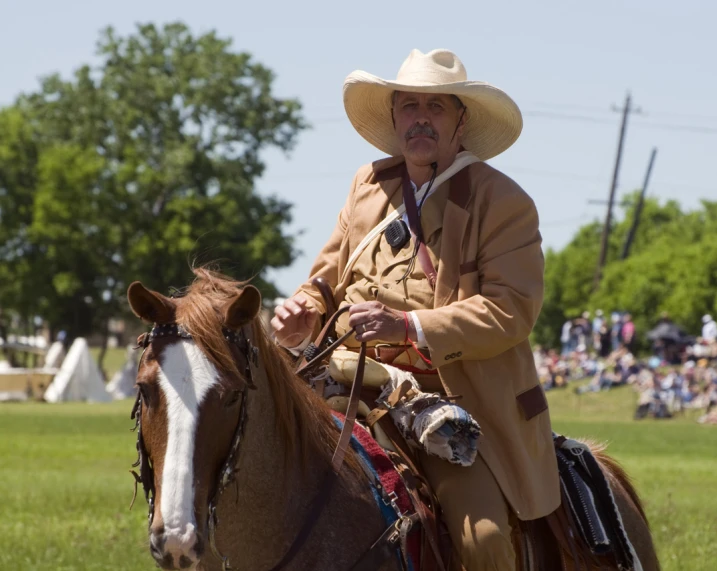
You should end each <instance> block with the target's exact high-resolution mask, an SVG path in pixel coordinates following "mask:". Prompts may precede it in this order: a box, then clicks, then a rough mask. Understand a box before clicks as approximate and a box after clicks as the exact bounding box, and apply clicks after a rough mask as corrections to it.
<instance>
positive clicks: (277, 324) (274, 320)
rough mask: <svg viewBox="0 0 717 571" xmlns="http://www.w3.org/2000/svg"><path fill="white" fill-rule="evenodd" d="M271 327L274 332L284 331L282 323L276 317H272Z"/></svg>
mask: <svg viewBox="0 0 717 571" xmlns="http://www.w3.org/2000/svg"><path fill="white" fill-rule="evenodd" d="M271 327H272V329H273V330H274V331H275V332H278V331H281V330H282V329H284V322H283V321H282V320H281V319H279V318H278V317H274V318H272V320H271Z"/></svg>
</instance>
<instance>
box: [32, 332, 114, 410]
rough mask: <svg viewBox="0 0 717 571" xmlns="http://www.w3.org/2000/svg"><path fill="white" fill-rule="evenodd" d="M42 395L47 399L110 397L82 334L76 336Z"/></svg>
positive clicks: (100, 400)
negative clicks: (58, 369)
mask: <svg viewBox="0 0 717 571" xmlns="http://www.w3.org/2000/svg"><path fill="white" fill-rule="evenodd" d="M44 398H45V400H46V401H47V402H61V401H77V400H85V401H94V402H107V401H110V400H112V397H110V394H109V393H108V392H107V389H106V388H105V383H104V381H103V380H102V375H101V374H100V370H99V367H97V363H96V362H95V360H94V359H93V358H92V355H90V350H89V348H88V347H87V340H86V339H83V338H82V337H78V338H77V339H75V341H74V343H73V344H72V347H70V350H69V351H68V352H67V357H65V359H64V361H63V362H62V367H61V368H60V371H59V372H58V373H57V374H56V375H55V378H54V379H53V381H52V384H51V385H50V386H49V387H47V390H46V391H45V395H44Z"/></svg>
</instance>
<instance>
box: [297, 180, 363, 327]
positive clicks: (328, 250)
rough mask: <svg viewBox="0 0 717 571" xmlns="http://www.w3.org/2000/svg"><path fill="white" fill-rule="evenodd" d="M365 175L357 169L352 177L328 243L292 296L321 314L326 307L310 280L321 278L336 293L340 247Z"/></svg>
mask: <svg viewBox="0 0 717 571" xmlns="http://www.w3.org/2000/svg"><path fill="white" fill-rule="evenodd" d="M365 175H366V168H365V167H364V168H362V169H359V171H358V172H357V173H356V175H355V176H354V179H353V183H352V184H351V190H350V191H349V195H348V198H347V199H346V204H345V205H344V207H343V208H342V209H341V212H339V217H338V220H337V221H336V226H334V230H333V232H332V233H331V237H330V238H329V241H328V242H327V243H326V245H325V246H324V247H323V248H322V250H321V252H320V253H319V255H318V256H317V257H316V259H315V260H314V265H313V266H312V267H311V271H310V273H309V279H308V280H307V281H306V282H305V283H304V284H302V285H301V286H300V287H299V289H298V290H296V292H294V295H296V294H298V293H302V294H304V295H305V296H306V297H307V298H308V300H309V303H311V304H312V305H313V306H314V307H315V308H316V309H317V310H318V311H319V313H321V314H324V313H326V307H324V302H323V300H322V298H321V294H320V293H319V291H318V290H317V289H316V288H315V287H314V286H312V285H311V280H313V279H314V278H317V277H323V278H324V279H325V280H326V281H327V283H328V284H329V285H330V286H331V290H332V291H336V286H337V285H338V282H339V279H340V277H341V276H340V275H339V267H340V265H341V264H340V258H341V245H342V244H343V241H344V237H345V236H346V232H347V229H348V226H349V221H350V220H351V212H352V205H353V202H354V194H355V192H356V189H357V188H358V186H359V185H360V184H361V182H362V181H363V179H364V178H365Z"/></svg>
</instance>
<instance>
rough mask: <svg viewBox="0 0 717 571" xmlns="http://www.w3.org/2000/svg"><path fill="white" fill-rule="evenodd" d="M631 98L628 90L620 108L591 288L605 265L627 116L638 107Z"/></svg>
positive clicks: (595, 286)
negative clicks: (600, 237) (605, 205)
mask: <svg viewBox="0 0 717 571" xmlns="http://www.w3.org/2000/svg"><path fill="white" fill-rule="evenodd" d="M631 105H632V98H631V97H630V93H629V92H628V94H627V97H626V98H625V106H624V107H623V108H622V125H621V126H620V138H619V139H618V143H617V156H616V157H615V170H614V171H613V174H612V184H611V185H610V195H609V198H608V202H607V214H606V215H605V226H604V227H603V230H602V241H601V244H600V257H599V258H598V265H597V269H596V270H595V279H594V281H593V290H596V289H597V288H598V286H599V285H600V279H601V278H602V269H603V267H605V258H606V257H607V245H608V240H609V238H610V226H611V224H612V206H613V204H614V203H615V190H616V189H617V178H618V175H619V173H620V162H621V161H622V148H623V144H624V142H625V132H626V131H627V116H628V115H629V114H630V113H631V112H633V113H634V112H638V111H639V109H632V108H631Z"/></svg>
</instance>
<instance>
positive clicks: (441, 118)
mask: <svg viewBox="0 0 717 571" xmlns="http://www.w3.org/2000/svg"><path fill="white" fill-rule="evenodd" d="M461 114H462V109H458V107H457V106H456V100H455V99H454V98H453V97H451V96H450V95H441V94H432V93H409V92H405V91H399V92H398V93H397V94H396V96H395V99H394V106H393V118H394V122H395V129H396V136H397V137H398V141H399V144H400V146H401V151H402V153H403V156H404V157H406V160H407V161H408V162H411V163H413V164H416V165H419V166H426V165H430V164H431V163H433V162H441V161H445V160H447V159H450V158H452V157H453V156H455V154H456V153H457V152H458V147H459V145H460V137H461V135H462V134H463V124H464V122H465V119H463V120H461ZM459 120H461V125H460V126H459V127H458V131H457V132H456V126H457V125H458V121H459ZM454 132H456V135H455V137H453V133H454ZM451 138H453V139H452V140H451Z"/></svg>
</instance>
